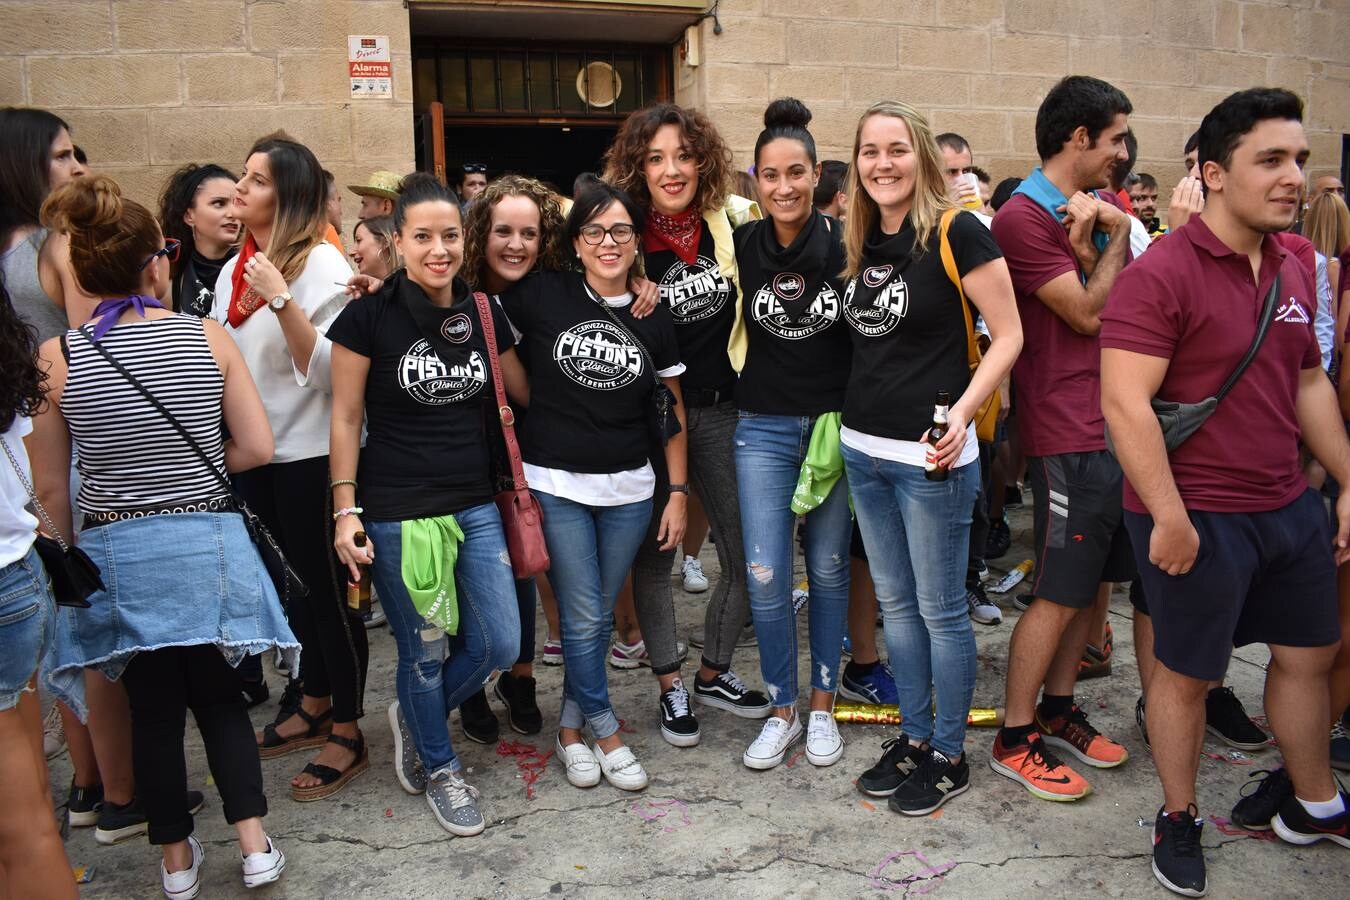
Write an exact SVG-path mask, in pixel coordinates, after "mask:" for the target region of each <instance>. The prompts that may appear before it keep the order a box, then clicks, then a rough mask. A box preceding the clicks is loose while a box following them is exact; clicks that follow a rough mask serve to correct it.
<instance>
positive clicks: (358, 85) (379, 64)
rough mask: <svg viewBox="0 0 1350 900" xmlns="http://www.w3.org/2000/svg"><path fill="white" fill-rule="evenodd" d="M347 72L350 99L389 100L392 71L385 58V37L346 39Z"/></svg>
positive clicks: (350, 37)
mask: <svg viewBox="0 0 1350 900" xmlns="http://www.w3.org/2000/svg"><path fill="white" fill-rule="evenodd" d="M347 70H348V73H349V74H350V76H351V82H352V97H353V98H356V97H384V98H389V97H392V96H393V95H394V70H393V63H392V62H391V60H390V57H389V36H388V35H386V34H374V35H371V34H349V35H347Z"/></svg>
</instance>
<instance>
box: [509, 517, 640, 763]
mask: <svg viewBox="0 0 1350 900" xmlns="http://www.w3.org/2000/svg"><path fill="white" fill-rule="evenodd" d="M535 496H536V497H538V498H539V506H540V508H541V509H542V510H543V512H544V540H545V541H546V542H547V544H548V555H549V559H550V560H552V566H551V567H550V568H549V570H548V580H549V583H550V584H552V585H553V593H554V595H555V596H556V597H557V598H558V624H559V626H560V628H561V630H562V647H563V664H564V666H565V667H566V668H565V669H564V670H563V703H562V718H561V720H560V722H559V725H560V727H562V728H578V729H579V728H582V727H583V726H585V725H587V724H589V725H590V726H591V733H592V735H594V736H595V737H596V738H597V739H598V738H607V737H609V736H610V735H611V734H613V733H614V732H616V731H618V730H619V720H618V718H617V717H616V716H615V715H614V707H613V706H612V705H610V702H609V681H608V675H607V674H606V673H605V657H606V655H608V653H609V635H610V632H611V631H612V630H613V628H614V599H615V597H617V596H618V594H619V589H620V588H621V587H623V582H624V579H625V578H627V577H628V570H629V569H630V568H631V567H632V565H633V557H634V556H636V555H637V551H638V544H640V543H641V542H642V537H643V535H644V534H645V533H646V531H647V523H648V521H649V520H650V519H651V515H652V501H651V500H650V499H648V500H642V501H639V502H637V503H628V504H624V505H622V506H588V505H586V504H584V503H577V502H576V501H574V500H568V499H566V498H565V497H555V496H554V495H552V494H546V493H544V492H543V491H536V492H535Z"/></svg>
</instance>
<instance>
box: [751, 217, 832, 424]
mask: <svg viewBox="0 0 1350 900" xmlns="http://www.w3.org/2000/svg"><path fill="white" fill-rule="evenodd" d="M832 225H833V226H836V227H833V228H832V227H831V226H832ZM840 238H841V235H840V234H839V229H838V228H837V223H831V222H828V220H827V219H826V217H825V216H822V215H821V214H820V213H814V214H812V217H811V219H810V220H809V221H808V222H807V223H806V226H805V227H803V228H802V231H801V233H800V234H798V235H797V237H796V238H795V239H794V240H793V241H792V243H791V244H790V245H788V246H787V247H782V246H780V245H779V243H778V239H777V237H776V236H775V234H774V229H773V221H772V220H771V219H759V220H756V221H753V222H747V223H746V224H744V225H742V226H741V227H740V228H738V229H736V266H737V269H738V270H739V271H740V281H741V286H742V287H743V288H744V289H745V297H746V300H745V303H744V306H743V315H744V316H745V327H746V336H747V338H748V341H749V345H748V348H747V350H746V356H745V367H744V368H743V369H741V380H740V383H739V384H738V385H737V386H736V402H737V405H738V406H739V407H740V408H741V409H744V410H747V411H749V412H757V413H765V414H767V415H775V416H814V415H819V414H821V413H825V412H830V411H835V412H837V411H839V410H840V409H841V408H842V407H843V404H844V386H845V385H846V384H847V383H848V375H849V362H850V359H851V357H852V353H853V350H852V344H851V343H850V338H849V333H848V326H847V325H845V324H844V322H843V319H844V302H843V294H844V291H843V285H842V284H841V282H840V280H839V271H840V270H841V269H843V267H844V246H843V244H842V242H841V240H840Z"/></svg>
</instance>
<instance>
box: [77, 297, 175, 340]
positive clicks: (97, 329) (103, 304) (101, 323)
mask: <svg viewBox="0 0 1350 900" xmlns="http://www.w3.org/2000/svg"><path fill="white" fill-rule="evenodd" d="M152 306H153V307H155V308H156V309H163V308H164V304H163V303H160V302H159V301H158V300H156V299H155V298H154V297H147V296H146V295H144V294H132V295H131V296H130V297H112V298H110V299H108V300H102V301H100V302H99V304H98V306H96V307H94V314H93V315H92V316H90V319H94V320H97V321H95V322H94V340H96V341H97V340H100V339H102V337H103V336H104V335H105V334H107V333H108V332H109V331H111V330H112V327H113V326H114V325H116V324H117V320H118V319H120V318H122V313H124V312H126V311H127V310H128V309H134V310H136V314H137V315H138V316H140V317H141V318H145V310H146V309H147V308H148V307H152Z"/></svg>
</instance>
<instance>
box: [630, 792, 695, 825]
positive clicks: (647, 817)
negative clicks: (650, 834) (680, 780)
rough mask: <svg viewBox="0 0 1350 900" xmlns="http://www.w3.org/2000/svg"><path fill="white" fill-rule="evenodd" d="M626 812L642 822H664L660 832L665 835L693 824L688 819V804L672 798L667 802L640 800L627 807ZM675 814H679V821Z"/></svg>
mask: <svg viewBox="0 0 1350 900" xmlns="http://www.w3.org/2000/svg"><path fill="white" fill-rule="evenodd" d="M628 811H629V812H631V813H632V814H633V815H635V816H637V817H638V818H639V819H641V820H642V821H643V822H657V821H660V820H662V819H664V820H666V821H664V822H662V824H661V831H662V832H663V833H665V834H670V833H671V832H672V831H678V830H679V829H681V828H687V827H689V826H690V825H692V824H694V823H693V821H692V820H691V819H690V818H689V804H688V803H685V802H684V801H683V800H676V799H675V798H673V797H672V798H671V799H669V800H640V801H638V802H637V803H634V804H633V805H632V806H630V807H628ZM676 813H679V819H676V818H675V814H676Z"/></svg>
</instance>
